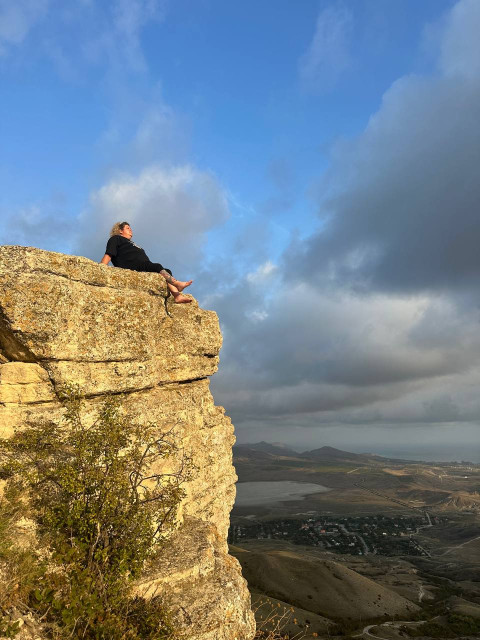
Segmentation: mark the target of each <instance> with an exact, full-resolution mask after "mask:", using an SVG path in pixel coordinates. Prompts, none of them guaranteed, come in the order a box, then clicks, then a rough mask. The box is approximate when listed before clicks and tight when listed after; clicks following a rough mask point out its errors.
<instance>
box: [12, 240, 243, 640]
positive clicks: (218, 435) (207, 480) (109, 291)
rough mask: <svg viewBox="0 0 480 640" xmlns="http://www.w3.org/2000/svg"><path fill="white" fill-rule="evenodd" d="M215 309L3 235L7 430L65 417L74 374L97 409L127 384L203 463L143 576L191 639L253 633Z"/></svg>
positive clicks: (138, 409) (134, 398)
mask: <svg viewBox="0 0 480 640" xmlns="http://www.w3.org/2000/svg"><path fill="white" fill-rule="evenodd" d="M220 346H221V333H220V330H219V325H218V319H217V316H216V314H215V313H214V312H212V311H204V310H202V309H200V308H199V307H198V305H197V303H196V302H195V301H193V302H192V303H191V304H189V305H174V304H172V301H171V299H168V298H167V289H166V286H165V283H164V281H163V280H162V278H161V277H160V276H158V275H157V274H148V273H136V272H133V271H127V270H121V269H114V268H109V267H105V266H103V265H99V264H97V263H95V262H92V261H91V260H88V259H86V258H80V257H75V256H66V255H62V254H59V253H51V252H47V251H41V250H38V249H33V248H26V247H0V435H2V436H8V435H9V434H11V433H13V431H14V429H16V428H21V426H22V424H24V423H25V422H26V421H30V422H31V421H35V420H41V419H43V418H44V417H48V418H52V416H53V417H55V416H58V417H59V418H60V416H61V412H62V407H61V404H60V403H59V401H58V399H57V393H58V390H59V388H60V387H61V386H62V385H63V384H65V383H76V384H78V385H79V386H80V387H81V388H82V391H83V393H84V394H85V396H86V403H85V404H86V411H87V413H88V412H89V411H90V412H92V413H93V412H94V411H95V408H96V406H98V403H99V402H101V399H102V396H103V395H105V394H110V393H123V394H125V395H124V400H123V408H124V410H125V411H126V412H127V413H128V414H129V416H130V417H131V419H132V420H135V421H139V422H143V423H145V422H155V423H157V424H158V425H159V427H160V428H165V427H167V428H171V427H173V429H174V431H173V432H174V434H175V438H176V439H177V441H178V443H181V447H182V448H183V449H184V450H185V452H186V453H187V454H189V455H191V457H192V458H193V462H194V465H195V467H196V469H197V471H196V473H195V474H194V477H193V479H192V480H191V481H189V482H188V483H187V484H186V485H185V489H186V497H185V499H184V500H183V502H182V504H181V508H180V513H179V524H178V528H177V529H176V530H175V532H174V533H173V534H172V536H171V538H170V540H169V543H168V545H167V547H166V548H165V550H164V551H163V552H162V556H161V559H160V561H159V565H158V567H156V569H155V571H154V572H153V573H150V574H149V575H148V576H145V577H144V579H143V580H142V581H141V584H140V585H139V586H138V588H139V589H142V591H143V592H153V591H154V590H156V592H157V593H158V592H159V591H160V592H161V593H162V594H163V595H164V596H165V598H166V599H167V600H168V602H169V603H170V606H171V607H172V609H173V612H174V615H175V618H176V620H177V623H178V627H179V628H180V629H181V630H182V631H183V632H184V634H185V636H186V637H188V638H189V640H248V639H250V638H252V637H253V635H254V622H253V616H252V613H251V610H250V596H249V593H248V590H247V586H246V583H245V581H244V579H243V578H242V576H241V572H240V567H239V564H238V561H237V560H236V559H234V558H232V557H231V556H229V555H228V549H227V543H226V539H227V529H228V523H229V515H230V510H231V508H232V505H233V501H234V494H235V486H234V483H235V480H236V476H235V471H234V468H233V466H232V454H231V450H232V445H233V442H234V435H233V427H232V424H231V422H230V419H229V418H228V417H227V416H225V414H224V410H223V409H222V408H221V407H216V406H215V405H214V402H213V399H212V396H211V394H210V392H209V380H208V376H210V375H212V374H213V373H214V372H215V371H216V369H217V365H218V352H219V349H220Z"/></svg>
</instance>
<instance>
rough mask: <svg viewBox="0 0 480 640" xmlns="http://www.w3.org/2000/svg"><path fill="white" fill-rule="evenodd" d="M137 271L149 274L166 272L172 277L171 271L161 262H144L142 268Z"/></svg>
mask: <svg viewBox="0 0 480 640" xmlns="http://www.w3.org/2000/svg"><path fill="white" fill-rule="evenodd" d="M135 271H147V272H148V273H160V271H166V272H167V273H169V274H170V275H172V272H171V271H170V269H166V268H165V267H164V266H163V265H161V264H160V263H159V262H144V263H143V264H142V265H141V266H139V267H138V268H136V269H135Z"/></svg>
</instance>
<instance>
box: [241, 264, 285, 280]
mask: <svg viewBox="0 0 480 640" xmlns="http://www.w3.org/2000/svg"><path fill="white" fill-rule="evenodd" d="M277 269H278V267H277V266H276V265H275V264H273V262H271V261H270V260H267V261H266V262H264V263H263V264H261V265H260V266H259V267H258V269H257V270H256V271H254V272H252V273H248V274H247V280H248V282H250V283H251V284H255V283H257V284H260V285H262V284H264V283H265V281H266V280H269V279H270V277H271V276H272V275H273V274H274V273H275V272H276V271H277Z"/></svg>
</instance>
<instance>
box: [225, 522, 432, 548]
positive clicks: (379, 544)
mask: <svg viewBox="0 0 480 640" xmlns="http://www.w3.org/2000/svg"><path fill="white" fill-rule="evenodd" d="M437 523H438V518H436V517H430V516H429V515H428V514H426V515H425V517H423V516H403V515H399V516H384V515H373V516H358V517H343V518H339V517H333V516H332V517H329V516H321V517H310V518H307V519H281V520H269V521H262V522H260V521H258V522H251V523H248V524H246V523H241V524H239V523H234V524H232V525H231V527H230V531H229V537H228V541H229V543H230V544H239V543H240V542H243V541H245V540H249V539H250V540H251V539H255V540H262V539H267V540H288V541H290V542H293V543H294V544H298V545H305V546H314V547H321V548H323V549H325V550H326V551H331V552H334V553H338V554H353V555H367V554H377V555H384V556H404V555H410V556H411V555H416V556H430V552H429V550H428V549H427V548H425V546H424V545H423V544H422V545H421V544H420V543H419V541H418V540H417V539H416V538H415V537H414V536H415V534H416V533H418V531H419V530H421V529H423V528H425V527H428V526H433V525H435V524H437Z"/></svg>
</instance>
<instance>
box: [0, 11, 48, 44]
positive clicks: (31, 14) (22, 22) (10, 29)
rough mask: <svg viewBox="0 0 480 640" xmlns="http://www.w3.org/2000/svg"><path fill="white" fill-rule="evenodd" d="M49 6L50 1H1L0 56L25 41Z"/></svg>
mask: <svg viewBox="0 0 480 640" xmlns="http://www.w3.org/2000/svg"><path fill="white" fill-rule="evenodd" d="M48 6H49V0H15V1H12V0H0V55H2V54H5V53H6V52H7V51H8V48H9V47H11V46H16V45H20V44H21V43H22V42H23V41H24V40H25V38H26V37H27V35H28V33H29V31H30V30H31V29H32V28H33V27H34V26H35V24H36V23H37V22H39V21H40V20H41V19H42V18H43V17H44V16H45V14H46V12H47V9H48Z"/></svg>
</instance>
